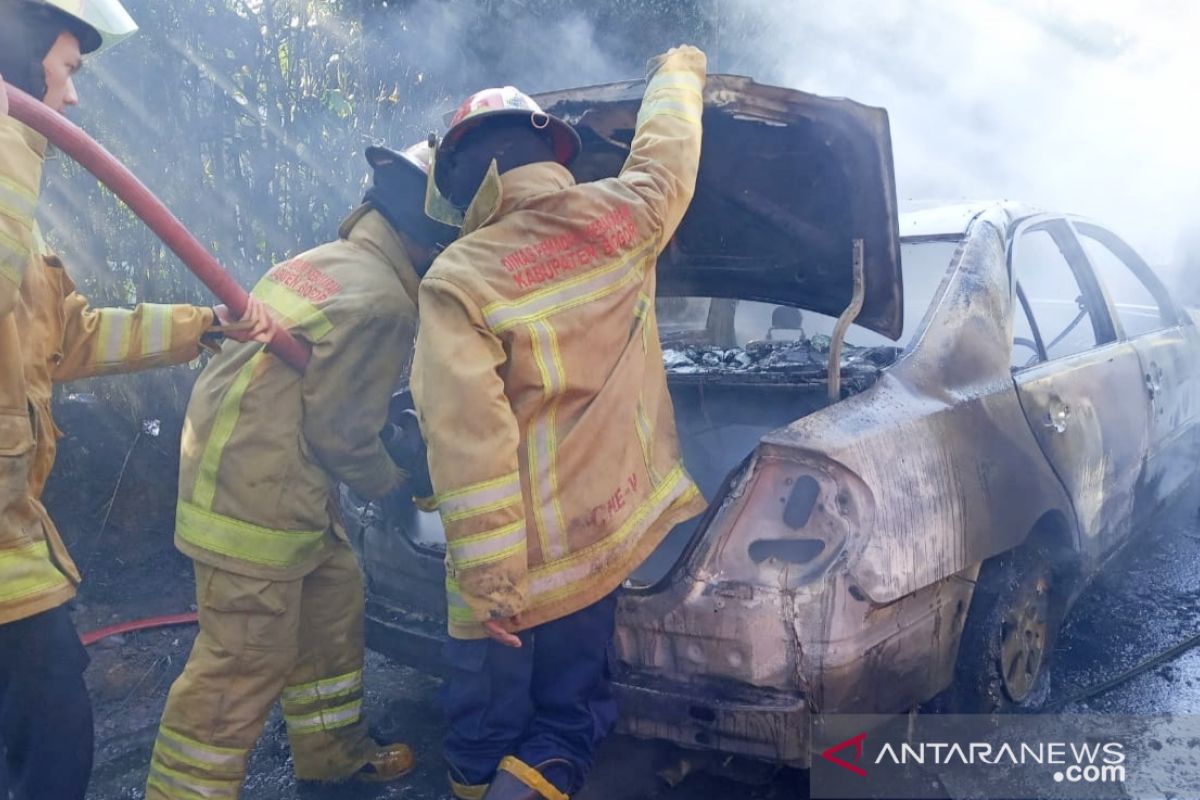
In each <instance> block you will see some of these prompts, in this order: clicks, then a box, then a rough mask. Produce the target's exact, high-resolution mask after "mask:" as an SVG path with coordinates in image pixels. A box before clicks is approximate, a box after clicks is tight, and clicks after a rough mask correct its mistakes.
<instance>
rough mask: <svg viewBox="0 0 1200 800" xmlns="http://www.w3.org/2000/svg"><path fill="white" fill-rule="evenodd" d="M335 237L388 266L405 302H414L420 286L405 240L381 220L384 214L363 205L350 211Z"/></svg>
mask: <svg viewBox="0 0 1200 800" xmlns="http://www.w3.org/2000/svg"><path fill="white" fill-rule="evenodd" d="M338 237H339V238H342V239H346V240H347V241H351V242H354V243H355V244H357V245H358V246H360V247H364V248H366V249H367V250H370V251H371V252H372V253H374V254H375V255H377V256H379V257H380V258H382V259H383V260H384V261H386V262H387V263H388V264H390V265H391V267H392V269H394V270H395V271H396V277H398V278H399V279H400V283H401V284H403V286H404V291H405V293H406V294H407V295H408V298H409V299H410V300H412V301H413V303H416V302H417V289H418V287H420V285H421V279H420V278H419V277H418V276H417V270H416V268H415V267H414V266H413V263H412V257H411V256H410V255H409V254H408V248H406V247H405V246H404V240H403V239H401V238H400V235H399V234H398V233H396V231H395V230H394V229H393V228H392V226H391V224H389V223H388V221H387V220H386V219H384V216H383V214H380V213H379V212H378V211H376V210H375V209H373V208H371V206H370V205H368V204H366V203H364V204H363V205H361V206H359V207H358V208H356V209H354V210H353V211H351V212H350V216H348V217H346V219H345V220H344V221H343V222H342V225H341V227H340V228H338Z"/></svg>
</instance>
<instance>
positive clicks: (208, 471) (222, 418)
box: [192, 352, 263, 509]
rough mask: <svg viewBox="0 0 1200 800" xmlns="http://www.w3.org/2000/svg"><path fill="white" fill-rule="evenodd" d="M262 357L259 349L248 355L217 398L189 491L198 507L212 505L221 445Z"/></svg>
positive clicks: (233, 425)
mask: <svg viewBox="0 0 1200 800" xmlns="http://www.w3.org/2000/svg"><path fill="white" fill-rule="evenodd" d="M262 357H263V354H262V353H261V352H259V353H255V354H254V355H253V356H251V357H250V360H249V361H247V362H246V363H245V365H244V366H243V367H242V368H241V369H239V370H238V373H237V375H235V376H234V378H233V383H231V384H230V385H229V389H228V390H227V391H226V392H225V396H224V397H222V398H221V405H220V407H219V408H218V409H217V416H216V418H215V419H214V420H213V427H212V431H210V432H209V434H208V441H207V442H205V443H204V453H203V454H201V456H200V468H199V469H198V470H197V472H196V485H195V487H194V489H193V492H192V502H193V503H195V504H196V505H197V506H199V507H200V508H207V509H211V508H212V504H213V498H215V497H216V495H217V470H218V469H220V467H221V454H222V453H224V452H225V446H226V445H227V444H229V439H230V437H232V436H233V431H234V429H235V428H236V427H237V421H238V417H240V416H241V413H242V396H243V395H245V394H246V390H247V389H248V388H250V382H251V381H252V380H253V378H254V371H255V370H256V369H257V368H258V364H259V361H261V360H262Z"/></svg>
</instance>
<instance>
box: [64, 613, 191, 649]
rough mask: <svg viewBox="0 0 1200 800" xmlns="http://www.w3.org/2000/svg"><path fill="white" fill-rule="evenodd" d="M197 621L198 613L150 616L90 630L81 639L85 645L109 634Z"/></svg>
mask: <svg viewBox="0 0 1200 800" xmlns="http://www.w3.org/2000/svg"><path fill="white" fill-rule="evenodd" d="M194 622H196V614H195V612H192V613H190V614H168V615H167V616H165V617H149V618H147V619H138V620H134V621H133V622H121V623H118V624H116V625H109V626H108V627H107V628H98V629H96V630H94V631H88V632H87V633H85V634H83V635H82V636H80V637H79V639H80V641H82V642H83V644H84V645H85V646H88V645H93V644H95V643H96V642H98V641H100V640H101V639H107V638H108V637H109V636H116V635H117V634H120V633H132V632H134V631H144V630H148V629H150V628H165V627H167V626H169V625H191V624H193V623H194Z"/></svg>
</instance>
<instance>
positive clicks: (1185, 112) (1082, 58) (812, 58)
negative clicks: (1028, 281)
mask: <svg viewBox="0 0 1200 800" xmlns="http://www.w3.org/2000/svg"><path fill="white" fill-rule="evenodd" d="M717 8H719V12H716V13H719V14H720V15H721V18H720V21H719V27H720V30H721V37H720V45H719V48H718V50H717V52H716V53H714V54H712V55H714V56H715V60H716V61H717V62H718V63H717V66H718V67H719V69H720V70H721V71H728V72H739V73H744V74H748V75H751V76H753V77H755V78H756V79H757V80H759V81H761V82H766V83H776V84H782V85H786V86H791V87H794V88H800V89H804V90H807V91H812V92H816V93H818V94H832V95H844V96H847V97H851V98H853V99H855V100H859V101H862V102H864V103H868V104H871V105H878V106H883V107H885V108H887V110H888V112H889V115H890V118H891V125H892V136H893V145H894V151H895V158H896V170H897V183H898V192H899V197H900V201H901V206H902V207H903V206H905V205H906V204H909V203H911V202H912V201H916V200H921V199H928V198H938V199H949V200H953V199H990V198H1008V199H1017V200H1023V201H1027V202H1030V203H1033V204H1035V205H1038V206H1041V207H1044V208H1047V209H1051V210H1056V211H1065V212H1071V213H1077V214H1083V215H1086V216H1090V217H1094V218H1096V219H1097V220H1099V221H1101V222H1103V223H1105V224H1107V225H1109V226H1111V227H1113V228H1114V229H1115V230H1117V231H1118V232H1119V233H1121V234H1122V235H1123V236H1125V237H1126V238H1127V239H1128V240H1129V241H1130V243H1131V244H1133V245H1134V246H1135V247H1137V248H1138V249H1139V251H1140V252H1141V253H1142V254H1143V255H1144V256H1145V257H1146V258H1147V259H1148V260H1149V261H1151V263H1156V264H1160V265H1161V264H1165V263H1167V262H1169V261H1170V260H1171V259H1172V257H1173V256H1174V249H1175V246H1176V242H1177V241H1178V238H1179V236H1180V234H1181V233H1183V232H1185V231H1186V230H1187V229H1189V228H1190V227H1192V226H1194V225H1196V208H1197V202H1198V201H1200V159H1198V158H1197V153H1196V140H1197V136H1196V132H1195V131H1196V126H1195V118H1196V112H1195V109H1194V105H1193V103H1194V98H1195V97H1196V95H1197V92H1196V89H1197V76H1198V75H1200V53H1198V52H1197V50H1196V48H1195V47H1194V43H1193V41H1192V40H1191V37H1192V32H1193V31H1195V30H1197V25H1198V23H1200V8H1197V7H1195V6H1194V5H1193V4H1190V3H1185V2H1168V1H1167V0H1154V1H1152V2H1144V3H1137V4H1132V3H1119V2H1106V1H1104V0H1100V1H1099V2H1097V0H1043V1H1041V2H1039V1H1038V0H1008V1H1007V2H1000V1H999V0H995V1H993V0H959V1H958V2H950V1H949V0H945V1H944V2H943V1H940V0H910V1H909V2H905V3H886V4H884V3H873V2H863V0H843V1H842V2H838V3H818V2H812V1H811V0H791V2H777V1H776V0H721V2H720V3H719V4H718V6H717Z"/></svg>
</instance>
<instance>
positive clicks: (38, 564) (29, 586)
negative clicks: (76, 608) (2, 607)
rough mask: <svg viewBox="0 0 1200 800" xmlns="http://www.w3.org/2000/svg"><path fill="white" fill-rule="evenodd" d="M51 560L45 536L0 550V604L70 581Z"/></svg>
mask: <svg viewBox="0 0 1200 800" xmlns="http://www.w3.org/2000/svg"><path fill="white" fill-rule="evenodd" d="M69 583H70V581H68V580H67V577H66V576H65V575H63V574H62V573H61V572H59V571H58V567H56V566H54V562H53V561H51V560H50V546H49V545H48V544H46V542H45V540H43V541H40V542H30V543H29V544H27V545H25V546H23V547H17V548H14V549H12V550H0V604H6V603H13V602H16V601H19V600H24V599H25V598H27V597H33V596H35V595H39V594H42V593H43V592H46V591H49V590H51V589H56V588H58V587H60V586H63V585H64V584H69Z"/></svg>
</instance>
